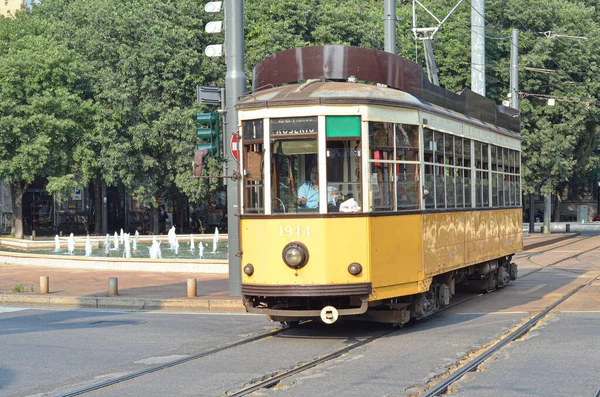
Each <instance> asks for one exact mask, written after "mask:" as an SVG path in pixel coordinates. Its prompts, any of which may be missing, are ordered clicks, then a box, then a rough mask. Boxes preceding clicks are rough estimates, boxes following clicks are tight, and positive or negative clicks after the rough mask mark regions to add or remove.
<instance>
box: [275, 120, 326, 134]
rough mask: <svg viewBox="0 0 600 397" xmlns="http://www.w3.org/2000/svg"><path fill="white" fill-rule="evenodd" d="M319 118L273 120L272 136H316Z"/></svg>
mask: <svg viewBox="0 0 600 397" xmlns="http://www.w3.org/2000/svg"><path fill="white" fill-rule="evenodd" d="M317 131H318V128H317V117H316V116H315V117H287V118H280V119H271V136H274V135H308V134H316V133H317Z"/></svg>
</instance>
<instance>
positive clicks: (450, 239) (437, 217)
mask: <svg viewBox="0 0 600 397" xmlns="http://www.w3.org/2000/svg"><path fill="white" fill-rule="evenodd" d="M466 215H467V214H466V213H464V212H446V213H433V214H425V215H423V231H424V232H423V255H424V258H425V259H424V270H425V277H433V276H435V275H437V274H441V273H446V272H449V271H451V270H455V269H459V268H461V267H463V266H464V263H465V227H466V226H465V223H466V222H465V218H466Z"/></svg>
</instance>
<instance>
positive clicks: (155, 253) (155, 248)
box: [149, 237, 162, 259]
mask: <svg viewBox="0 0 600 397" xmlns="http://www.w3.org/2000/svg"><path fill="white" fill-rule="evenodd" d="M149 250H150V259H162V253H161V251H160V242H158V241H156V237H154V239H153V241H152V246H151V247H150V248H149Z"/></svg>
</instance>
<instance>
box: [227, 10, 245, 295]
mask: <svg viewBox="0 0 600 397" xmlns="http://www.w3.org/2000/svg"><path fill="white" fill-rule="evenodd" d="M225 58H226V62H227V74H226V75H225V123H224V126H223V130H224V132H225V133H224V134H223V151H224V152H225V153H224V154H225V156H224V157H225V160H226V165H225V175H227V176H233V173H234V171H237V170H238V168H239V165H238V163H237V162H236V161H235V159H234V158H233V154H232V153H231V150H229V143H230V140H231V137H232V136H233V134H234V133H235V132H236V131H237V129H238V122H239V120H238V115H237V112H236V109H235V105H236V104H237V100H238V98H239V97H240V96H241V95H242V94H244V93H245V92H246V74H245V72H244V1H243V0H226V1H225ZM239 213H240V211H239V192H238V182H237V181H234V180H231V181H227V233H228V238H229V248H228V254H229V295H231V296H240V295H241V294H242V266H241V263H242V262H241V258H240V256H239V252H240V246H239V245H240V218H239Z"/></svg>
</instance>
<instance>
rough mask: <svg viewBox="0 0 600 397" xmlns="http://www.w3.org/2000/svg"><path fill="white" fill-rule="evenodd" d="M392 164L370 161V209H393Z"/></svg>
mask: <svg viewBox="0 0 600 397" xmlns="http://www.w3.org/2000/svg"><path fill="white" fill-rule="evenodd" d="M393 169H394V164H393V163H376V162H373V163H371V172H370V175H371V176H370V178H371V179H370V185H371V188H370V194H371V199H370V202H371V211H393V210H394V171H393Z"/></svg>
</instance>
